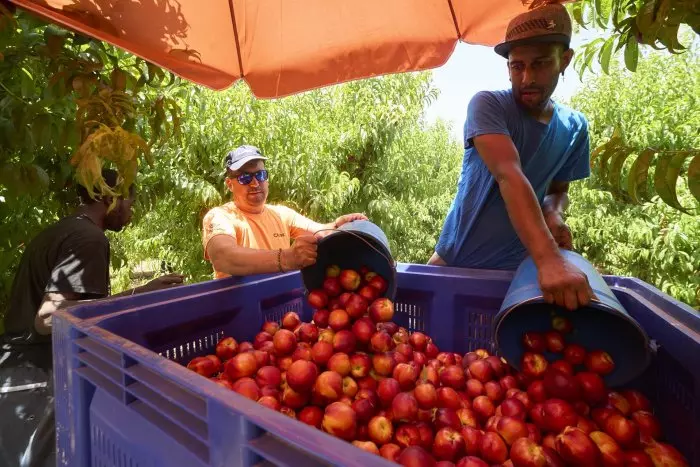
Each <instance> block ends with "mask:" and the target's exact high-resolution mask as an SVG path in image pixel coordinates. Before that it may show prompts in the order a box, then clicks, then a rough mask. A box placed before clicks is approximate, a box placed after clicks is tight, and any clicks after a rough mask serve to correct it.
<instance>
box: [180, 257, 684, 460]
mask: <svg viewBox="0 0 700 467" xmlns="http://www.w3.org/2000/svg"><path fill="white" fill-rule="evenodd" d="M385 285H386V281H385V280H384V279H383V278H382V277H381V276H379V275H377V274H375V273H374V272H371V271H368V270H357V271H356V270H351V269H345V270H341V269H340V268H338V267H333V266H332V267H329V268H328V269H327V270H326V279H325V281H324V283H323V287H322V288H319V289H315V290H311V291H310V292H309V293H308V295H307V300H308V303H309V304H310V305H311V306H312V307H313V308H314V314H313V320H312V322H308V323H305V322H302V321H301V320H300V318H299V316H298V315H297V314H296V313H294V312H289V313H287V314H286V315H284V317H283V318H282V320H281V323H277V322H266V323H265V324H264V325H263V326H262V329H261V331H260V332H259V333H258V334H257V335H256V336H255V338H254V339H253V341H252V342H241V343H239V342H237V341H236V340H235V339H234V338H232V337H226V338H224V339H222V340H220V341H219V343H218V344H217V346H216V355H207V356H204V357H197V358H195V359H193V360H192V361H191V362H190V363H189V364H188V365H187V367H188V368H190V369H191V370H193V371H195V372H197V373H199V374H201V375H203V376H205V377H208V378H210V379H211V380H212V381H214V382H216V383H217V384H219V385H221V386H224V387H226V388H228V389H230V390H232V391H235V392H237V393H239V394H241V395H243V396H245V397H248V398H249V399H252V400H254V401H257V402H258V403H259V404H261V405H263V406H265V407H267V408H269V409H271V410H275V411H278V412H281V413H283V414H285V415H287V416H289V417H291V418H294V419H297V420H299V421H300V422H303V423H306V424H308V425H311V426H314V427H316V428H318V429H319V430H323V431H325V432H327V433H329V434H331V435H333V436H336V437H338V438H340V439H343V440H345V441H347V442H349V443H352V444H353V445H355V446H356V447H358V448H360V449H363V450H366V451H369V452H371V453H374V454H376V455H378V456H382V457H384V458H386V459H389V460H391V461H394V462H397V463H399V464H402V465H404V466H421V467H422V466H440V467H446V466H453V465H455V466H458V467H467V466H469V467H472V466H474V467H477V466H482V467H488V466H493V465H499V466H514V467H520V466H543V467H545V466H565V465H578V466H604V467H607V466H662V465H663V466H688V462H687V461H686V460H685V459H684V458H683V456H682V455H681V454H680V453H679V452H678V451H677V450H676V449H675V448H674V447H673V446H671V445H669V444H668V443H666V442H664V437H663V433H662V431H661V425H660V422H659V420H658V419H657V417H656V415H655V414H654V412H653V409H652V406H651V403H650V401H649V400H648V399H647V397H646V396H645V395H644V394H642V393H640V392H638V391H635V390H618V391H612V390H610V389H609V388H607V387H606V386H605V383H604V381H603V379H602V377H601V375H604V374H606V372H608V371H610V368H611V365H615V364H616V363H615V362H612V361H611V360H610V359H608V358H607V357H606V356H605V353H604V352H602V351H596V350H590V351H587V349H583V348H580V347H578V346H576V345H575V344H568V345H567V343H566V339H565V337H564V336H565V335H566V333H567V332H570V329H569V328H568V327H567V323H566V321H561V320H558V321H557V322H556V323H553V327H554V329H553V330H552V331H551V332H548V333H533V332H528V333H526V334H525V335H524V336H523V337H522V345H524V346H525V347H526V348H527V350H528V353H527V354H526V355H527V362H526V361H525V360H526V357H523V362H522V364H523V367H522V368H523V371H522V372H519V373H518V372H516V371H515V370H514V369H513V368H512V367H510V366H509V365H507V364H506V362H505V361H504V360H502V359H501V358H499V357H497V356H493V355H489V353H488V352H487V351H485V350H483V349H479V350H475V351H473V352H469V353H467V354H465V355H460V354H456V353H452V352H447V351H441V350H440V349H438V347H437V346H436V345H435V343H434V342H433V341H432V339H431V338H430V337H429V336H428V335H426V334H424V333H422V332H413V333H410V332H409V331H408V330H407V329H405V328H402V327H399V326H398V325H397V324H396V323H394V322H393V321H392V318H393V315H394V305H393V303H392V302H391V300H389V299H387V298H380V296H381V293H382V287H385ZM552 349H554V350H552ZM545 350H547V351H550V352H552V351H554V352H555V353H557V354H559V355H561V356H562V358H561V359H560V360H558V361H554V362H547V360H545V359H544V357H543V356H542V353H543V352H544V351H545ZM623 363H624V362H617V364H623Z"/></svg>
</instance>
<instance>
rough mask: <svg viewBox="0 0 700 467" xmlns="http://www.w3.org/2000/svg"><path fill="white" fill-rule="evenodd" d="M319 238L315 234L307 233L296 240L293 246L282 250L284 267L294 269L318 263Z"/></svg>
mask: <svg viewBox="0 0 700 467" xmlns="http://www.w3.org/2000/svg"><path fill="white" fill-rule="evenodd" d="M317 243H318V240H317V239H316V237H314V236H313V235H305V236H303V237H299V238H297V239H296V240H294V244H293V245H292V247H291V248H288V249H286V250H282V258H281V259H282V269H284V270H285V271H293V270H299V269H303V268H305V267H307V266H311V265H312V264H314V263H316V256H317V250H318V244H317Z"/></svg>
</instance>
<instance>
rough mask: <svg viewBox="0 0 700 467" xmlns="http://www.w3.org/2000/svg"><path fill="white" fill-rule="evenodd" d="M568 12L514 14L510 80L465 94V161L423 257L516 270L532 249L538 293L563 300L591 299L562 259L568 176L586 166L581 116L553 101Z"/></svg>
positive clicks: (567, 241)
mask: <svg viewBox="0 0 700 467" xmlns="http://www.w3.org/2000/svg"><path fill="white" fill-rule="evenodd" d="M570 39H571V19H570V18H569V15H568V13H567V11H566V9H565V8H564V7H563V6H561V5H559V4H552V5H547V6H545V7H542V8H538V9H535V10H532V11H529V12H527V13H524V14H522V15H519V16H518V17H516V18H515V19H513V20H512V21H511V22H510V24H509V25H508V30H507V33H506V40H505V42H503V43H501V44H499V45H498V46H496V52H497V53H498V54H499V55H502V56H503V57H505V58H506V59H508V72H509V75H510V81H511V83H512V89H511V90H508V91H497V92H487V91H483V92H480V93H478V94H476V95H475V96H474V98H473V99H472V100H471V102H470V103H469V107H468V110H467V120H466V122H465V124H464V146H465V152H464V162H463V165H462V172H461V175H460V178H459V182H458V190H457V196H456V198H455V199H454V201H453V203H452V206H451V208H450V211H449V213H448V214H447V218H446V220H445V224H444V226H443V229H442V233H441V235H440V239H439V241H438V244H437V246H436V248H435V254H434V255H433V257H432V258H431V259H430V261H429V264H435V265H448V266H457V267H465V268H477V269H504V270H513V269H516V268H517V267H518V265H519V264H520V263H521V262H522V261H523V259H525V257H526V256H527V255H528V254H529V255H531V256H532V258H533V260H534V262H535V264H536V266H537V269H538V274H539V283H540V287H541V288H542V291H543V294H544V298H545V299H546V300H547V301H548V302H550V303H557V304H559V305H562V306H566V307H567V308H569V309H575V308H578V307H579V306H584V305H586V304H588V302H589V301H590V299H591V298H592V296H593V292H592V290H591V288H590V286H589V284H588V280H587V278H586V275H585V274H584V273H583V272H582V271H581V270H580V269H578V268H577V267H576V266H574V265H573V264H571V263H569V262H568V261H566V259H565V258H564V257H563V256H562V255H561V253H560V251H559V248H558V247H561V248H566V249H571V247H572V244H571V243H572V242H571V233H570V231H569V229H568V227H567V226H566V224H565V223H564V220H563V212H564V210H565V209H566V206H567V204H568V196H567V191H568V188H569V182H571V181H574V180H579V179H582V178H586V177H588V176H589V174H590V168H589V142H588V124H587V122H586V118H585V117H584V116H583V115H582V114H581V113H579V112H576V111H575V110H572V109H569V108H567V107H565V106H563V105H561V104H558V103H555V102H554V101H552V100H551V95H552V93H553V92H554V89H555V88H556V86H557V83H558V80H559V75H560V74H561V75H563V74H564V71H565V70H566V68H567V67H568V66H569V63H570V62H571V59H572V57H573V51H572V50H571V49H570V48H569V42H570Z"/></svg>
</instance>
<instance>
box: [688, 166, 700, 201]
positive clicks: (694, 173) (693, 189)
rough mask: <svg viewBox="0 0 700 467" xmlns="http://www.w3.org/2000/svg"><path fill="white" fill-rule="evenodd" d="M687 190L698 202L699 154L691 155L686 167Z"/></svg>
mask: <svg viewBox="0 0 700 467" xmlns="http://www.w3.org/2000/svg"><path fill="white" fill-rule="evenodd" d="M688 190H690V193H691V194H692V195H693V196H694V197H695V199H696V200H698V202H699V203H700V154H697V155H696V156H695V157H693V160H692V161H690V166H689V167H688Z"/></svg>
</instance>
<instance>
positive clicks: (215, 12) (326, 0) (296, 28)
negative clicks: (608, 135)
mask: <svg viewBox="0 0 700 467" xmlns="http://www.w3.org/2000/svg"><path fill="white" fill-rule="evenodd" d="M11 2H12V3H14V4H16V5H17V6H19V7H22V8H24V9H26V10H30V11H32V12H34V13H35V14H38V15H39V16H41V17H43V18H45V19H47V20H48V21H51V22H53V23H58V24H61V25H64V26H65V27H67V28H69V29H72V30H75V31H79V32H81V33H83V34H85V35H88V36H91V37H95V38H98V39H101V40H104V41H106V42H109V43H111V44H114V45H116V46H117V47H120V48H122V49H125V50H128V51H130V52H132V53H134V54H136V55H138V56H140V57H142V58H144V59H146V60H148V61H151V62H153V63H155V64H157V65H159V66H161V67H163V68H165V69H168V70H170V71H172V72H174V73H175V74H177V75H179V76H181V77H183V78H185V79H187V80H189V81H193V82H195V83H199V84H202V85H204V86H207V87H209V88H213V89H224V88H227V87H229V86H231V85H232V84H233V83H235V82H236V81H237V80H238V79H241V78H242V79H244V80H245V81H246V82H247V83H248V85H249V86H250V88H251V90H252V91H253V93H254V94H255V95H256V96H257V97H261V98H271V97H280V96H285V95H289V94H293V93H297V92H300V91H305V90H308V89H313V88H317V87H321V86H326V85H330V84H335V83H340V82H344V81H349V80H353V79H359V78H367V77H370V76H377V75H381V74H386V73H396V72H405V71H416V70H425V69H429V68H434V67H438V66H440V65H442V64H444V63H445V62H446V61H447V59H448V58H449V57H450V55H451V54H452V51H453V49H454V47H455V45H456V44H457V41H458V40H462V41H464V42H467V43H470V44H481V45H488V46H493V45H495V44H496V43H498V42H500V41H501V40H502V38H503V36H504V33H505V28H506V25H507V24H508V21H509V20H510V19H511V18H512V17H513V16H515V15H517V14H519V13H521V12H524V11H526V9H527V8H528V6H527V5H526V4H524V1H523V0H451V1H450V0H11ZM472 65H473V67H474V68H473V69H472V70H468V69H465V70H464V71H465V74H467V73H470V72H478V67H479V64H478V63H474V64H472Z"/></svg>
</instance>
